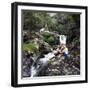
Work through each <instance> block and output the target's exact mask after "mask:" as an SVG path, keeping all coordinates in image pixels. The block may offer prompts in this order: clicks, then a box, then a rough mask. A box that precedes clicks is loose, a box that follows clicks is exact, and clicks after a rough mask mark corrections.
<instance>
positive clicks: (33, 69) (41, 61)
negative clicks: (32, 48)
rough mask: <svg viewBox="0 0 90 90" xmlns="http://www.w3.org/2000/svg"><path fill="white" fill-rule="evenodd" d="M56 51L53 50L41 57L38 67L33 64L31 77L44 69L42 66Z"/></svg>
mask: <svg viewBox="0 0 90 90" xmlns="http://www.w3.org/2000/svg"><path fill="white" fill-rule="evenodd" d="M54 52H55V51H52V52H50V53H48V54H46V55H44V58H40V59H39V60H38V62H37V66H36V67H35V66H34V65H32V67H31V78H32V77H34V76H35V75H36V74H37V73H38V71H40V70H41V69H42V67H44V66H45V65H46V64H47V62H48V61H49V60H50V59H51V58H53V57H55V55H54Z"/></svg>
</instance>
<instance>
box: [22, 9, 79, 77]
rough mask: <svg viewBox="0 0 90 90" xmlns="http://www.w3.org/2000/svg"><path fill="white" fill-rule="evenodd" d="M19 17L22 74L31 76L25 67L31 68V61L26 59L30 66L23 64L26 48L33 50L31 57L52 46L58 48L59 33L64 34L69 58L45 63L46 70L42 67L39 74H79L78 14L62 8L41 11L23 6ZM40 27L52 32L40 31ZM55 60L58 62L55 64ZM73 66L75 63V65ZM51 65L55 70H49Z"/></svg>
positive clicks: (46, 50)
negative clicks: (21, 30)
mask: <svg viewBox="0 0 90 90" xmlns="http://www.w3.org/2000/svg"><path fill="white" fill-rule="evenodd" d="M22 20H23V21H22V29H23V54H24V55H23V58H24V59H23V72H24V73H23V77H24V76H30V74H28V72H29V71H28V68H30V64H31V61H29V63H28V65H29V67H28V65H27V64H25V63H26V62H27V60H28V57H27V53H28V51H30V52H31V53H33V57H34V58H37V57H39V56H40V55H42V54H45V53H47V52H50V51H51V49H55V47H56V48H57V46H58V45H59V37H58V35H66V36H67V47H68V49H69V60H68V62H65V61H62V62H59V60H54V61H53V62H50V63H49V65H48V67H46V68H47V70H45V69H44V71H43V72H42V71H41V73H40V75H39V76H43V75H66V74H70V75H73V74H80V14H76V13H62V12H57V13H54V12H51V13H50V12H43V11H40V12H39V11H38V12H37V11H27V10H23V11H22ZM42 28H44V29H45V31H49V32H51V33H48V32H42V33H41V32H40V30H41V29H42ZM59 59H60V58H59ZM29 60H30V57H29ZM53 63H56V64H53ZM58 63H59V65H57V64H58ZM67 64H68V65H67ZM54 65H55V66H54ZM63 66H64V67H63ZM73 66H75V68H74V69H73ZM57 67H59V68H57ZM61 67H63V68H61ZM53 68H54V69H55V70H56V69H57V70H56V71H55V70H52V69H53ZM60 68H61V69H60ZM65 68H66V69H67V71H65ZM68 68H69V69H70V70H69V69H68ZM75 70H76V71H75ZM49 71H52V72H49ZM26 73H27V74H26Z"/></svg>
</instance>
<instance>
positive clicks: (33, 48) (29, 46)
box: [23, 43, 38, 53]
mask: <svg viewBox="0 0 90 90" xmlns="http://www.w3.org/2000/svg"><path fill="white" fill-rule="evenodd" d="M23 50H24V51H30V52H34V53H36V52H37V50H38V49H37V46H36V45H35V44H34V43H24V44H23Z"/></svg>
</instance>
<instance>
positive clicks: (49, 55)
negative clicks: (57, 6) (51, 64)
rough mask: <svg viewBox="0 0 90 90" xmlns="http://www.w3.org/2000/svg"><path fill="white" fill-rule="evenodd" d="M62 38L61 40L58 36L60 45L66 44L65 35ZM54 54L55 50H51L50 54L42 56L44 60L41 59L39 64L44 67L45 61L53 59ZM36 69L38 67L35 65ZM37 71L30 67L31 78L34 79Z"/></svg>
mask: <svg viewBox="0 0 90 90" xmlns="http://www.w3.org/2000/svg"><path fill="white" fill-rule="evenodd" d="M62 36H63V39H62V38H61V35H60V39H59V40H60V43H61V44H63V43H64V44H66V36H65V35H62ZM56 52H57V51H56V50H53V51H52V52H50V53H48V54H46V55H44V58H41V59H40V60H39V61H40V63H41V64H42V65H43V66H44V65H45V64H46V63H47V61H49V60H50V59H51V58H53V57H55V55H54V53H56ZM38 67H39V65H37V68H38ZM37 70H38V69H36V68H35V66H32V67H31V78H32V77H34V76H35V75H36V74H37Z"/></svg>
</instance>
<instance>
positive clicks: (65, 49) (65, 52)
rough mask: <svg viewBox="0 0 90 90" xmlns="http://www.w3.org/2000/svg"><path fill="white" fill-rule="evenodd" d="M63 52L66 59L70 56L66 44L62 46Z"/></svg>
mask: <svg viewBox="0 0 90 90" xmlns="http://www.w3.org/2000/svg"><path fill="white" fill-rule="evenodd" d="M61 53H62V54H63V55H64V57H65V59H67V57H68V48H67V47H66V45H63V47H62V48H61Z"/></svg>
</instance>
